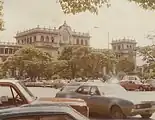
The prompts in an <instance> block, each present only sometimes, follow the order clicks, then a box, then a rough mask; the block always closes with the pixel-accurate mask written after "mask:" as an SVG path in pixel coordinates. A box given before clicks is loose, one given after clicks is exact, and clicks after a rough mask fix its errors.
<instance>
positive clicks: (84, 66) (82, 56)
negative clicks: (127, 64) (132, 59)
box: [59, 46, 116, 78]
mask: <svg viewBox="0 0 155 120" xmlns="http://www.w3.org/2000/svg"><path fill="white" fill-rule="evenodd" d="M59 60H64V61H66V64H67V65H66V66H65V67H66V68H65V67H64V69H63V70H62V72H61V76H68V77H69V76H70V78H75V77H99V76H102V74H103V67H107V63H109V70H112V67H113V66H112V65H113V64H115V62H116V59H115V56H114V55H113V54H112V53H110V51H108V52H107V51H105V52H103V53H100V52H93V50H91V48H90V47H86V46H67V47H65V48H64V49H63V51H62V53H61V55H60V57H59ZM64 74H65V75H64Z"/></svg>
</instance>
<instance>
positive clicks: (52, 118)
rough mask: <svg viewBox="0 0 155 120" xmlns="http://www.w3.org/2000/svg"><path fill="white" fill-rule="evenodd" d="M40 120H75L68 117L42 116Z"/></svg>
mask: <svg viewBox="0 0 155 120" xmlns="http://www.w3.org/2000/svg"><path fill="white" fill-rule="evenodd" d="M40 120H75V119H73V118H72V117H71V116H69V115H52V116H42V117H40Z"/></svg>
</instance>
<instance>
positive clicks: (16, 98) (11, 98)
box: [0, 86, 23, 106]
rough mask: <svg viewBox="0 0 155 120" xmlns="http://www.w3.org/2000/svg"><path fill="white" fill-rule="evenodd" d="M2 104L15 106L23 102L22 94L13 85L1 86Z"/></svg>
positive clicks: (0, 103) (0, 101)
mask: <svg viewBox="0 0 155 120" xmlns="http://www.w3.org/2000/svg"><path fill="white" fill-rule="evenodd" d="M0 91H1V92H0V106H15V105H21V104H23V100H22V99H21V97H20V95H19V94H18V93H17V91H16V90H15V89H14V88H13V87H12V86H0Z"/></svg>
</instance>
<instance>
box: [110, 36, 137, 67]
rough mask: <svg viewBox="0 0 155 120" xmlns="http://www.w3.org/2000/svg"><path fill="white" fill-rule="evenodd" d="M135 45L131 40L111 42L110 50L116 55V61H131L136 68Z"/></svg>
mask: <svg viewBox="0 0 155 120" xmlns="http://www.w3.org/2000/svg"><path fill="white" fill-rule="evenodd" d="M136 44H137V42H136V41H135V40H132V39H127V38H123V39H119V40H112V43H111V45H112V50H113V51H114V52H115V53H116V57H117V58H118V59H127V60H129V61H132V62H133V63H134V65H135V68H136Z"/></svg>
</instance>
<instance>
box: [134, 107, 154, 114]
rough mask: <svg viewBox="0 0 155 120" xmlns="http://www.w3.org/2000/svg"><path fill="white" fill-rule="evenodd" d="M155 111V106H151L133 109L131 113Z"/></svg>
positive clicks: (151, 112) (150, 112)
mask: <svg viewBox="0 0 155 120" xmlns="http://www.w3.org/2000/svg"><path fill="white" fill-rule="evenodd" d="M154 112H155V106H152V107H151V108H143V109H132V111H131V115H132V116H134V115H139V114H153V113H154Z"/></svg>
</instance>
